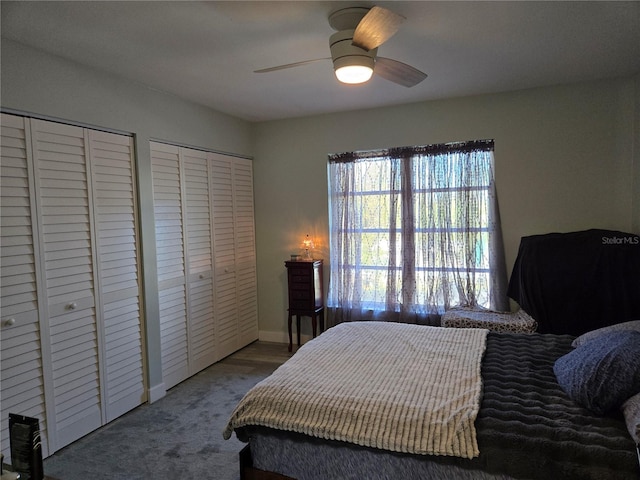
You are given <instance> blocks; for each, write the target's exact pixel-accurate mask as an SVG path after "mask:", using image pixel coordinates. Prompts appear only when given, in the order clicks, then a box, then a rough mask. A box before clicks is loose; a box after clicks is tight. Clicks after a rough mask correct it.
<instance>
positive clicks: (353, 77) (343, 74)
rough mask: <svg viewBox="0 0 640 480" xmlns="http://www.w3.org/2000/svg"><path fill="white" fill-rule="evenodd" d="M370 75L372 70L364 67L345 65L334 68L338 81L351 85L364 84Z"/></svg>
mask: <svg viewBox="0 0 640 480" xmlns="http://www.w3.org/2000/svg"><path fill="white" fill-rule="evenodd" d="M371 75H373V68H371V67H369V66H365V65H345V66H344V67H340V68H336V77H337V78H338V80H340V81H341V82H342V83H349V84H351V85H354V84H358V83H364V82H366V81H368V80H369V79H370V78H371Z"/></svg>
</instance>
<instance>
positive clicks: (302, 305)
mask: <svg viewBox="0 0 640 480" xmlns="http://www.w3.org/2000/svg"><path fill="white" fill-rule="evenodd" d="M284 264H285V266H286V267H287V280H288V285H289V318H288V321H287V323H288V326H289V351H291V349H292V348H293V341H292V338H291V318H292V317H293V316H294V315H295V317H296V328H297V332H298V346H300V317H303V316H306V317H311V328H312V329H313V336H314V337H315V336H316V325H317V318H320V333H322V332H323V330H324V293H323V290H322V288H323V287H322V285H323V283H322V260H309V261H300V262H293V261H289V262H284Z"/></svg>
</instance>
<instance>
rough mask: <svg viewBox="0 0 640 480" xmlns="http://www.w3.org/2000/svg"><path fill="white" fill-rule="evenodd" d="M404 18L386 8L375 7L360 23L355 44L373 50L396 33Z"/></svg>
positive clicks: (354, 36)
mask: <svg viewBox="0 0 640 480" xmlns="http://www.w3.org/2000/svg"><path fill="white" fill-rule="evenodd" d="M404 19H405V18H404V17H403V16H402V15H398V14H397V13H394V12H392V11H391V10H387V9H386V8H382V7H373V8H371V10H369V11H368V12H367V14H366V15H365V16H364V18H363V19H362V20H360V23H358V26H357V27H356V31H355V32H354V34H353V44H354V45H355V46H356V47H360V48H362V49H364V50H367V51H369V50H373V49H374V48H376V47H379V46H380V45H382V44H383V43H384V42H386V41H387V40H389V39H390V38H391V37H392V36H393V35H395V33H396V32H397V31H398V29H399V28H400V24H401V23H402V22H403V21H404Z"/></svg>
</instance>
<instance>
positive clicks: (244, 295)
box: [233, 159, 258, 346]
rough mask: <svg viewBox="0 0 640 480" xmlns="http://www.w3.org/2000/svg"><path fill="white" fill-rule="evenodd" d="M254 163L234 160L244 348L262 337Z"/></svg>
mask: <svg viewBox="0 0 640 480" xmlns="http://www.w3.org/2000/svg"><path fill="white" fill-rule="evenodd" d="M252 167H253V164H252V162H251V161H250V160H244V159H235V160H234V161H233V201H234V203H233V212H234V231H235V245H236V282H237V289H238V334H239V342H240V346H244V345H247V344H249V343H251V342H253V341H254V340H256V339H257V338H258V289H257V271H256V245H255V226H254V208H253V170H252Z"/></svg>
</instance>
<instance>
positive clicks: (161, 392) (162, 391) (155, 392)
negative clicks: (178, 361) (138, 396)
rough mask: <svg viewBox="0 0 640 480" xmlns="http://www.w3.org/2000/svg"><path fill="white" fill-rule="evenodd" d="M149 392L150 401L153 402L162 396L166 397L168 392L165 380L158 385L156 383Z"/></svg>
mask: <svg viewBox="0 0 640 480" xmlns="http://www.w3.org/2000/svg"><path fill="white" fill-rule="evenodd" d="M147 393H148V397H149V403H153V402H155V401H158V400H160V399H161V398H162V397H164V396H165V395H166V394H167V389H166V387H165V386H164V382H162V383H160V384H158V385H154V386H153V387H151V388H149V390H148V392H147Z"/></svg>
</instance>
